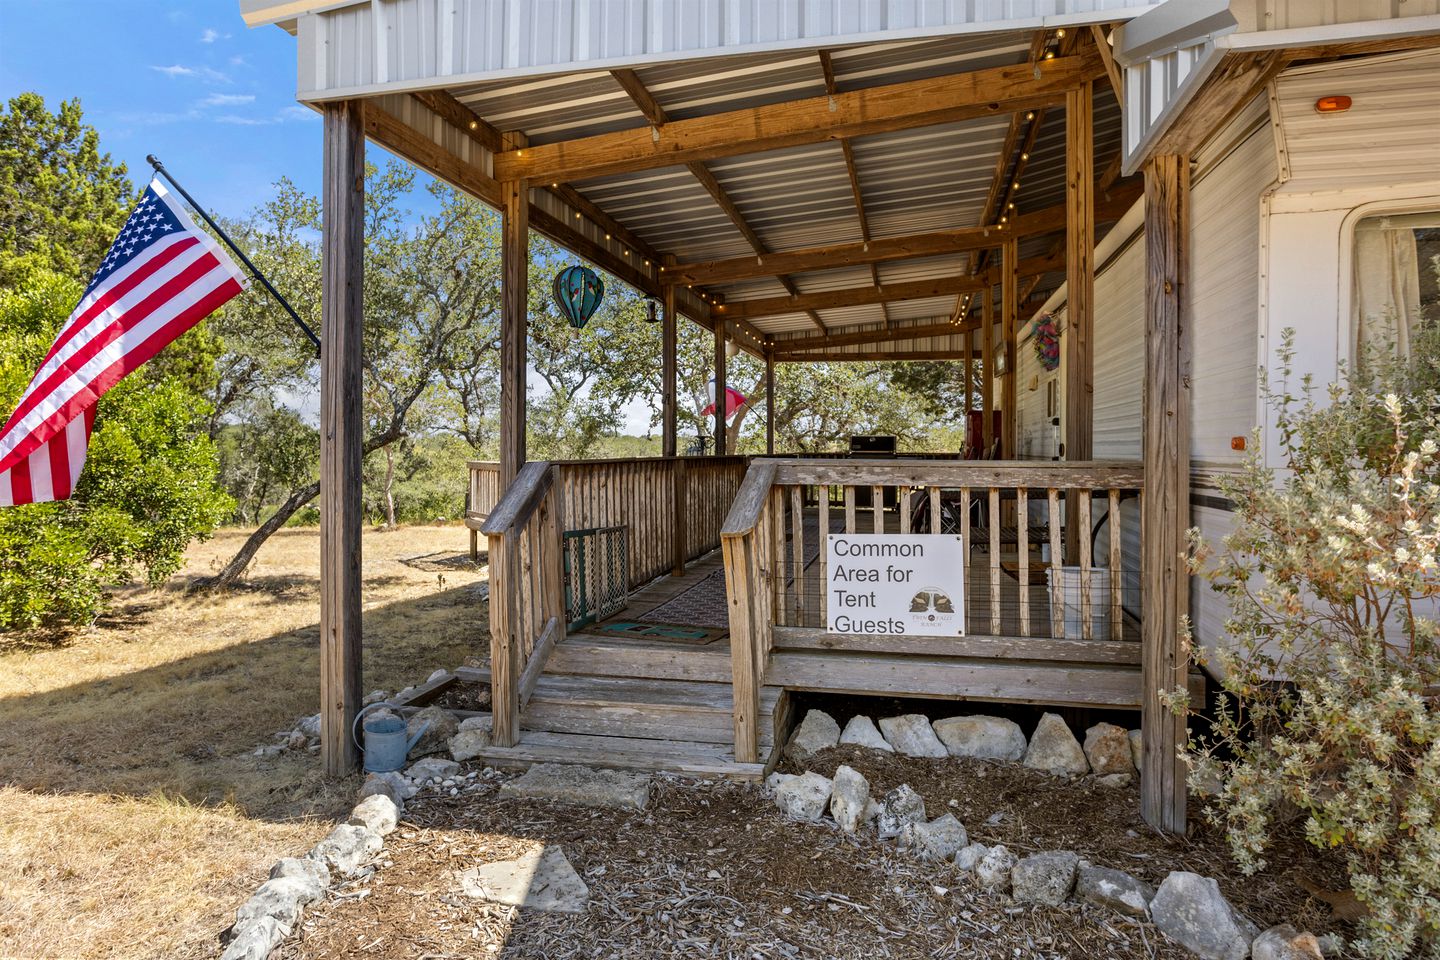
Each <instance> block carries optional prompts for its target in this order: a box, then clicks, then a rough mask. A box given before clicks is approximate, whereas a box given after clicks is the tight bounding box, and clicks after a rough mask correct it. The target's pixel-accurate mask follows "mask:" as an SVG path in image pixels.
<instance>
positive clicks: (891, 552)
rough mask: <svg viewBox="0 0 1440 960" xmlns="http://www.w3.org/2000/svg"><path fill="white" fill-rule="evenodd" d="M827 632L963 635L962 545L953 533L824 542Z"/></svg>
mask: <svg viewBox="0 0 1440 960" xmlns="http://www.w3.org/2000/svg"><path fill="white" fill-rule="evenodd" d="M825 562H826V583H825V593H826V598H825V600H826V610H827V611H828V622H827V626H826V629H828V630H829V631H830V632H831V633H885V634H897V635H898V634H903V635H905V636H910V637H963V636H964V635H965V543H964V541H962V540H961V539H960V537H959V536H956V535H954V534H948V533H914V534H911V533H832V534H830V535H829V536H828V537H827V538H826V540H825Z"/></svg>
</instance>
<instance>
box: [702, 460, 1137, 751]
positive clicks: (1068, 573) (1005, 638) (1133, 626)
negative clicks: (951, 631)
mask: <svg viewBox="0 0 1440 960" xmlns="http://www.w3.org/2000/svg"><path fill="white" fill-rule="evenodd" d="M1142 487H1143V480H1142V470H1141V468H1140V466H1139V465H1138V464H1134V463H1114V462H1082V463H1029V462H1014V461H969V462H967V461H941V460H931V461H916V460H908V459H907V460H858V459H847V460H830V459H806V460H777V459H763V460H756V461H755V463H754V464H753V465H752V466H751V467H750V470H749V472H748V473H747V475H746V477H745V482H744V484H742V486H741V488H740V492H739V494H738V495H737V496H736V498H735V503H734V505H733V506H732V508H731V511H730V515H729V516H728V517H727V518H726V521H725V526H724V530H723V531H722V534H721V539H722V543H723V547H724V551H725V571H726V591H727V599H728V602H729V612H730V638H731V640H730V644H731V667H732V671H733V676H734V680H733V682H734V697H735V758H736V760H738V761H741V762H754V761H755V760H756V759H757V757H756V751H757V745H758V740H757V733H758V730H757V729H756V725H755V724H756V717H757V716H758V713H759V694H760V687H761V686H762V685H763V683H764V678H765V672H766V668H767V665H768V664H769V662H770V657H771V652H772V650H773V649H774V647H775V644H776V637H777V632H778V633H783V635H784V637H785V640H786V642H787V643H797V644H800V645H810V646H815V647H826V648H830V649H834V648H836V647H840V646H844V645H845V644H850V645H853V646H855V647H856V648H857V649H871V650H881V649H889V650H892V651H894V652H915V653H922V652H923V653H934V654H940V655H943V654H945V653H947V652H951V651H953V652H955V654H956V655H961V654H962V653H967V652H974V653H975V654H976V655H988V656H999V655H1000V654H999V653H997V652H993V651H998V650H999V649H1001V648H1002V647H1004V646H1006V645H1010V644H1013V642H1023V641H1025V640H1028V639H1031V638H1051V640H1052V642H1053V640H1055V639H1060V640H1066V641H1071V642H1088V643H1099V642H1114V643H1126V642H1134V641H1138V638H1139V631H1138V626H1139V620H1138V617H1139V614H1140V597H1139V576H1138V567H1139V557H1140V550H1141V545H1140V530H1139V497H1140V494H1141V490H1142ZM1067 513H1069V514H1070V515H1072V516H1073V517H1074V518H1075V519H1073V520H1068V521H1067V519H1066V518H1067ZM1067 523H1070V524H1073V527H1072V529H1071V530H1069V531H1068V533H1069V535H1068V536H1067V530H1066V525H1067ZM842 531H843V532H846V533H872V532H873V533H882V532H892V533H911V532H916V533H919V532H926V533H953V534H958V535H959V536H960V537H962V538H963V540H964V543H965V544H966V572H965V573H966V575H965V582H964V603H963V615H964V616H965V618H966V621H965V623H966V630H965V634H966V636H965V637H964V638H956V639H945V638H913V639H909V640H906V639H905V638H895V637H879V636H877V637H861V636H856V635H844V636H843V637H842V636H840V635H827V634H826V630H825V626H826V624H827V615H828V609H827V606H828V602H829V598H828V596H827V591H826V589H825V584H826V580H827V573H828V570H827V561H826V557H825V550H824V547H825V535H826V534H828V533H839V532H842ZM1057 557H1058V558H1062V562H1061V563H1059V564H1056V563H1053V562H1052V561H1053V559H1054V558H1057ZM1037 577H1038V578H1039V582H1036V580H1037ZM971 638H976V639H971ZM987 650H988V651H991V652H988V653H987V652H986V651H987Z"/></svg>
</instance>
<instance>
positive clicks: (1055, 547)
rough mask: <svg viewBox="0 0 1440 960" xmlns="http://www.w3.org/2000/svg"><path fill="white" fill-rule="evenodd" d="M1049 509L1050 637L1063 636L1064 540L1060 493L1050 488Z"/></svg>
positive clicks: (1047, 573)
mask: <svg viewBox="0 0 1440 960" xmlns="http://www.w3.org/2000/svg"><path fill="white" fill-rule="evenodd" d="M1045 498H1046V499H1047V500H1048V501H1049V507H1050V567H1049V569H1048V570H1047V571H1046V576H1047V577H1048V578H1049V581H1050V636H1052V637H1057V638H1059V637H1064V636H1065V582H1064V579H1063V578H1064V575H1065V570H1064V567H1063V563H1062V561H1063V560H1064V557H1065V554H1064V549H1065V548H1064V538H1063V536H1062V535H1061V529H1060V527H1061V520H1060V491H1059V490H1058V489H1056V488H1055V487H1050V488H1049V489H1047V490H1046V491H1045Z"/></svg>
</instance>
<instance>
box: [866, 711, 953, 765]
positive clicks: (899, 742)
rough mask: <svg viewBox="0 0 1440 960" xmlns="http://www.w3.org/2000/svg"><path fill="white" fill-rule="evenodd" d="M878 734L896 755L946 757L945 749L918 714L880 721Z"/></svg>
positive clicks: (946, 751)
mask: <svg viewBox="0 0 1440 960" xmlns="http://www.w3.org/2000/svg"><path fill="white" fill-rule="evenodd" d="M880 732H881V733H883V734H884V735H885V739H886V740H887V741H889V743H890V746H892V747H894V748H895V751H896V752H897V753H903V754H904V755H905V756H907V757H948V756H950V751H949V750H946V749H945V744H943V743H941V742H940V740H939V738H938V737H936V736H935V731H934V730H933V729H932V728H931V727H930V721H929V720H928V719H926V718H925V717H924V716H923V715H921V714H918V713H907V714H905V715H903V716H899V717H886V718H885V719H883V720H881V721H880Z"/></svg>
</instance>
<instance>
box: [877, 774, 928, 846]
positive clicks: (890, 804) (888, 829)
mask: <svg viewBox="0 0 1440 960" xmlns="http://www.w3.org/2000/svg"><path fill="white" fill-rule="evenodd" d="M924 822H925V800H924V798H923V797H921V796H920V794H918V793H916V792H915V791H914V790H912V789H911V788H910V785H909V784H908V783H902V784H900V786H898V787H896V788H895V789H894V790H891V791H890V792H889V793H887V794H885V796H884V797H882V798H881V800H880V810H879V812H878V813H877V814H876V816H875V829H876V830H877V831H879V833H880V839H882V840H889V839H890V838H891V837H898V836H899V835H900V831H901V830H903V829H905V824H907V823H924Z"/></svg>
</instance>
